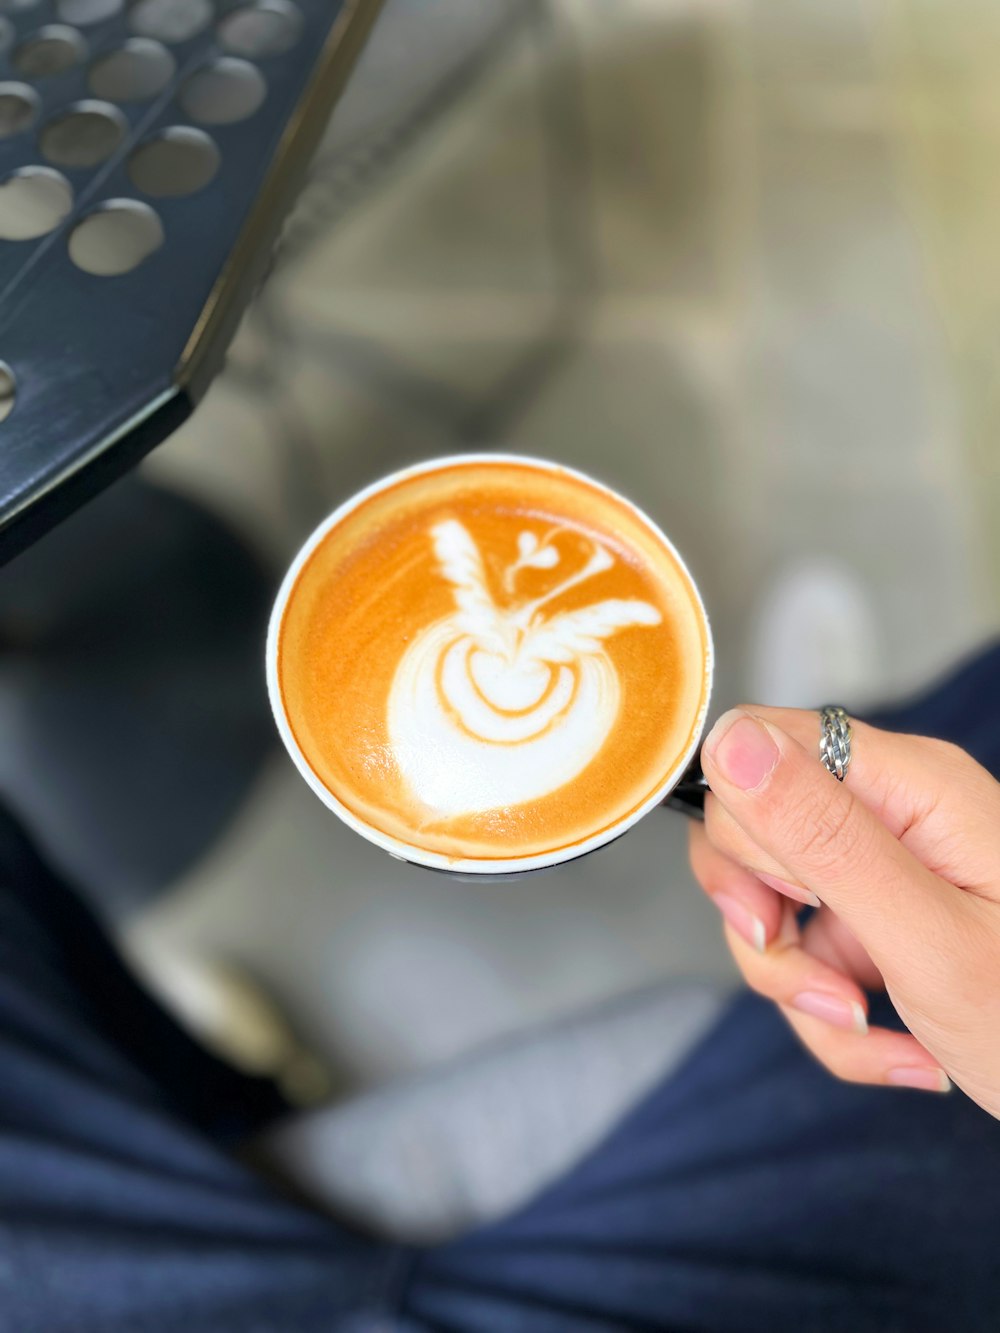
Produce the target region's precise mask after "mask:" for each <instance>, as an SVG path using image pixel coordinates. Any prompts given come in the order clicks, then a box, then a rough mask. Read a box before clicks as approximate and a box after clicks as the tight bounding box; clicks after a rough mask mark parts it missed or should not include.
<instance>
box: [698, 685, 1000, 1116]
mask: <svg viewBox="0 0 1000 1333" xmlns="http://www.w3.org/2000/svg"><path fill="white" fill-rule="evenodd" d="M852 725H853V730H854V740H853V747H852V754H853V758H852V761H851V765H850V768H849V770H848V773H847V776H846V779H845V781H844V782H843V783H840V782H837V781H836V779H835V778H833V777H832V776H831V775H830V774H829V773H828V772H827V771H826V769H825V768H824V767H823V766H822V764H821V762H820V760H819V757H818V748H819V737H820V725H819V718H818V716H817V714H816V713H815V712H810V711H803V710H799V709H778V708H762V707H760V708H759V707H752V708H746V709H737V710H733V711H732V712H729V713H726V714H725V715H724V716H723V717H721V718H720V719H719V721H718V722H717V723H716V725H715V727H714V728H713V729H712V731H711V733H710V735H709V736H708V738H707V740H706V741H705V745H704V747H703V751H702V763H703V767H704V771H705V775H706V777H707V779H708V782H709V785H710V787H711V789H712V794H710V795H709V796H708V798H707V800H706V805H705V824H704V825H703V826H702V825H696V826H693V828H692V832H691V844H690V850H691V864H692V867H693V869H694V873H695V876H696V877H697V879H698V881H699V883H700V884H701V886H702V888H703V889H704V890H705V891H706V893H707V894H708V895H709V897H711V898H712V899H713V900H714V901H715V902H716V904H717V905H718V906H719V908H720V909H721V910H722V912H723V915H724V916H725V918H726V938H727V941H728V944H729V947H730V949H731V950H732V953H733V956H734V957H735V959H736V962H737V965H738V966H739V968H740V970H741V972H742V973H743V975H744V977H745V978H746V980H747V983H748V984H749V985H750V986H751V987H752V988H753V989H754V990H756V991H758V992H759V993H760V994H762V995H765V996H768V997H769V998H771V999H773V1000H775V1001H776V1002H777V1004H778V1005H779V1007H780V1008H781V1010H782V1012H783V1013H784V1014H785V1016H786V1018H787V1019H788V1021H789V1022H790V1023H791V1025H792V1027H793V1028H794V1029H795V1031H796V1032H797V1033H798V1035H799V1037H800V1038H801V1039H802V1041H803V1042H804V1043H805V1045H806V1046H807V1047H808V1048H809V1049H810V1050H811V1051H812V1053H813V1054H814V1055H815V1056H817V1057H818V1058H819V1059H820V1060H821V1061H822V1062H823V1064H825V1065H826V1066H827V1068H828V1069H830V1070H831V1071H832V1072H833V1073H835V1074H837V1075H838V1076H839V1077H841V1078H844V1079H849V1080H851V1081H854V1082H860V1083H883V1084H885V1083H888V1084H899V1085H903V1086H908V1087H918V1088H926V1089H928V1090H932V1091H946V1090H947V1088H948V1086H949V1084H948V1077H950V1078H951V1079H952V1080H954V1082H955V1083H957V1084H958V1085H959V1086H960V1087H961V1088H962V1089H963V1090H964V1091H965V1092H966V1093H967V1094H968V1095H969V1096H970V1097H971V1098H973V1100H975V1101H976V1102H978V1103H979V1105H980V1106H982V1107H984V1108H985V1109H986V1110H987V1111H989V1112H990V1113H991V1114H992V1115H995V1116H998V1117H1000V783H998V782H997V781H996V780H995V779H994V778H993V777H991V775H990V774H989V773H988V772H987V771H986V770H985V769H984V768H982V767H981V766H980V765H979V764H977V763H976V762H975V760H973V759H972V758H970V756H969V755H967V754H966V753H965V752H964V751H962V750H960V749H958V748H957V747H956V746H953V745H950V744H947V743H945V742H942V741H937V740H929V739H926V738H924V737H918V736H901V735H895V734H893V733H891V732H885V731H879V730H877V729H876V728H874V727H869V726H866V725H865V724H863V723H860V722H854V723H853V724H852ZM792 899H794V900H795V901H791V900H792ZM817 900H818V902H819V903H820V904H821V905H819V907H818V910H817V911H816V912H815V913H814V914H813V916H812V917H811V919H810V920H809V922H808V923H807V924H806V925H805V926H804V928H800V927H799V924H798V922H797V920H796V913H797V911H798V910H799V903H801V902H811V903H813V904H814V905H816V903H817ZM883 986H884V988H885V989H886V990H887V991H888V993H889V995H890V997H891V999H892V1001H893V1004H894V1005H895V1007H896V1010H897V1012H898V1013H899V1015H900V1017H901V1018H902V1019H903V1021H904V1022H905V1023H906V1025H907V1027H908V1028H909V1029H910V1032H909V1033H898V1032H891V1031H889V1030H887V1029H882V1028H871V1029H869V1028H868V1026H867V1002H866V997H865V990H869V991H871V990H877V989H881V988H882V987H883ZM910 1034H912V1035H910ZM946 1075H947V1076H948V1077H946Z"/></svg>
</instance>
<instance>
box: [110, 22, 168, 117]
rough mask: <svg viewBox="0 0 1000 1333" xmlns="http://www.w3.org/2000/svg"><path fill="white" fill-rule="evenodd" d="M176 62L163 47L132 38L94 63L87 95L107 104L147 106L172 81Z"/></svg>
mask: <svg viewBox="0 0 1000 1333" xmlns="http://www.w3.org/2000/svg"><path fill="white" fill-rule="evenodd" d="M176 68H177V62H176V61H175V60H174V58H173V56H172V55H171V54H170V52H169V51H168V50H167V48H166V47H165V46H161V45H160V43H159V42H154V41H152V40H151V39H150V38H148V37H132V38H130V39H129V40H128V41H127V42H126V43H125V45H124V46H123V47H121V48H120V50H118V51H112V52H111V54H110V55H106V56H104V57H103V58H102V59H101V60H98V61H96V62H95V63H94V65H93V66H92V67H91V70H90V91H91V92H92V93H93V94H94V95H95V97H106V98H107V99H108V101H109V102H148V101H149V99H150V98H152V97H155V96H156V95H157V93H161V92H163V90H164V88H166V86H167V84H168V83H169V82H170V80H171V79H172V78H173V77H174V71H175V70H176Z"/></svg>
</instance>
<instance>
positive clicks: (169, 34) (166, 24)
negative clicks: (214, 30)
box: [128, 0, 212, 45]
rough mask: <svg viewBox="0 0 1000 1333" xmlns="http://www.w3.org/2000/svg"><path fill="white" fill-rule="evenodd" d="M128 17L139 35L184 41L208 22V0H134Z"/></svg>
mask: <svg viewBox="0 0 1000 1333" xmlns="http://www.w3.org/2000/svg"><path fill="white" fill-rule="evenodd" d="M128 21H129V27H130V28H131V29H132V31H133V32H135V33H138V34H139V36H140V37H156V38H158V39H159V40H160V41H161V42H169V43H170V44H171V45H174V44H176V43H177V42H186V41H187V40H188V39H189V38H190V37H195V36H197V34H198V33H199V32H201V31H202V30H203V29H205V28H207V27H208V25H209V24H210V23H211V22H212V5H211V0H138V4H135V5H133V6H132V8H131V9H130V10H129V16H128Z"/></svg>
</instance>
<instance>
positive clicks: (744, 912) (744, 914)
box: [712, 893, 767, 953]
mask: <svg viewBox="0 0 1000 1333" xmlns="http://www.w3.org/2000/svg"><path fill="white" fill-rule="evenodd" d="M712 898H713V901H714V902H715V905H716V907H718V909H719V911H720V912H721V913H722V915H723V916H724V917H725V918H726V920H727V921H728V922H729V924H730V925H731V926H732V928H733V930H735V931H736V933H737V935H741V936H742V937H743V939H745V940H746V942H747V944H752V945H753V947H754V948H755V949H756V950H757V952H758V953H763V952H764V950H765V949H766V948H767V932H766V931H765V929H764V923H763V921H761V919H760V917H759V916H754V914H753V912H751V911H750V909H749V907H744V906H743V904H742V903H741V902H740V900H739V899H738V898H731V897H730V896H729V894H728V893H715V894H713V895H712Z"/></svg>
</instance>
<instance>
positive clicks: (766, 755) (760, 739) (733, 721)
mask: <svg viewBox="0 0 1000 1333" xmlns="http://www.w3.org/2000/svg"><path fill="white" fill-rule="evenodd" d="M705 749H706V751H707V753H708V755H709V757H710V758H711V759H712V760H713V761H714V762H715V765H716V767H717V768H718V769H719V771H720V772H721V774H722V776H723V777H724V778H726V779H727V780H728V781H729V782H731V783H732V784H733V786H734V787H739V789H740V791H754V790H756V788H757V787H759V786H760V785H761V783H763V782H764V781H765V780H766V779H767V778H768V777H769V776H770V775H771V772H772V771H773V769H774V766H775V764H777V762H778V757H779V756H778V747H777V745H775V743H774V738H773V737H772V736H771V733H770V732H769V731H768V730H767V728H766V727H765V726H764V725H763V723H761V722H758V721H757V719H756V718H755V717H751V716H750V714H749V713H744V712H742V711H741V710H740V709H738V708H733V709H731V710H730V711H729V712H728V713H723V715H722V717H720V718H719V720H718V722H716V724H715V726H714V727H713V728H712V730H711V731H710V732H709V735H708V739H707V741H706V742H705Z"/></svg>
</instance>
